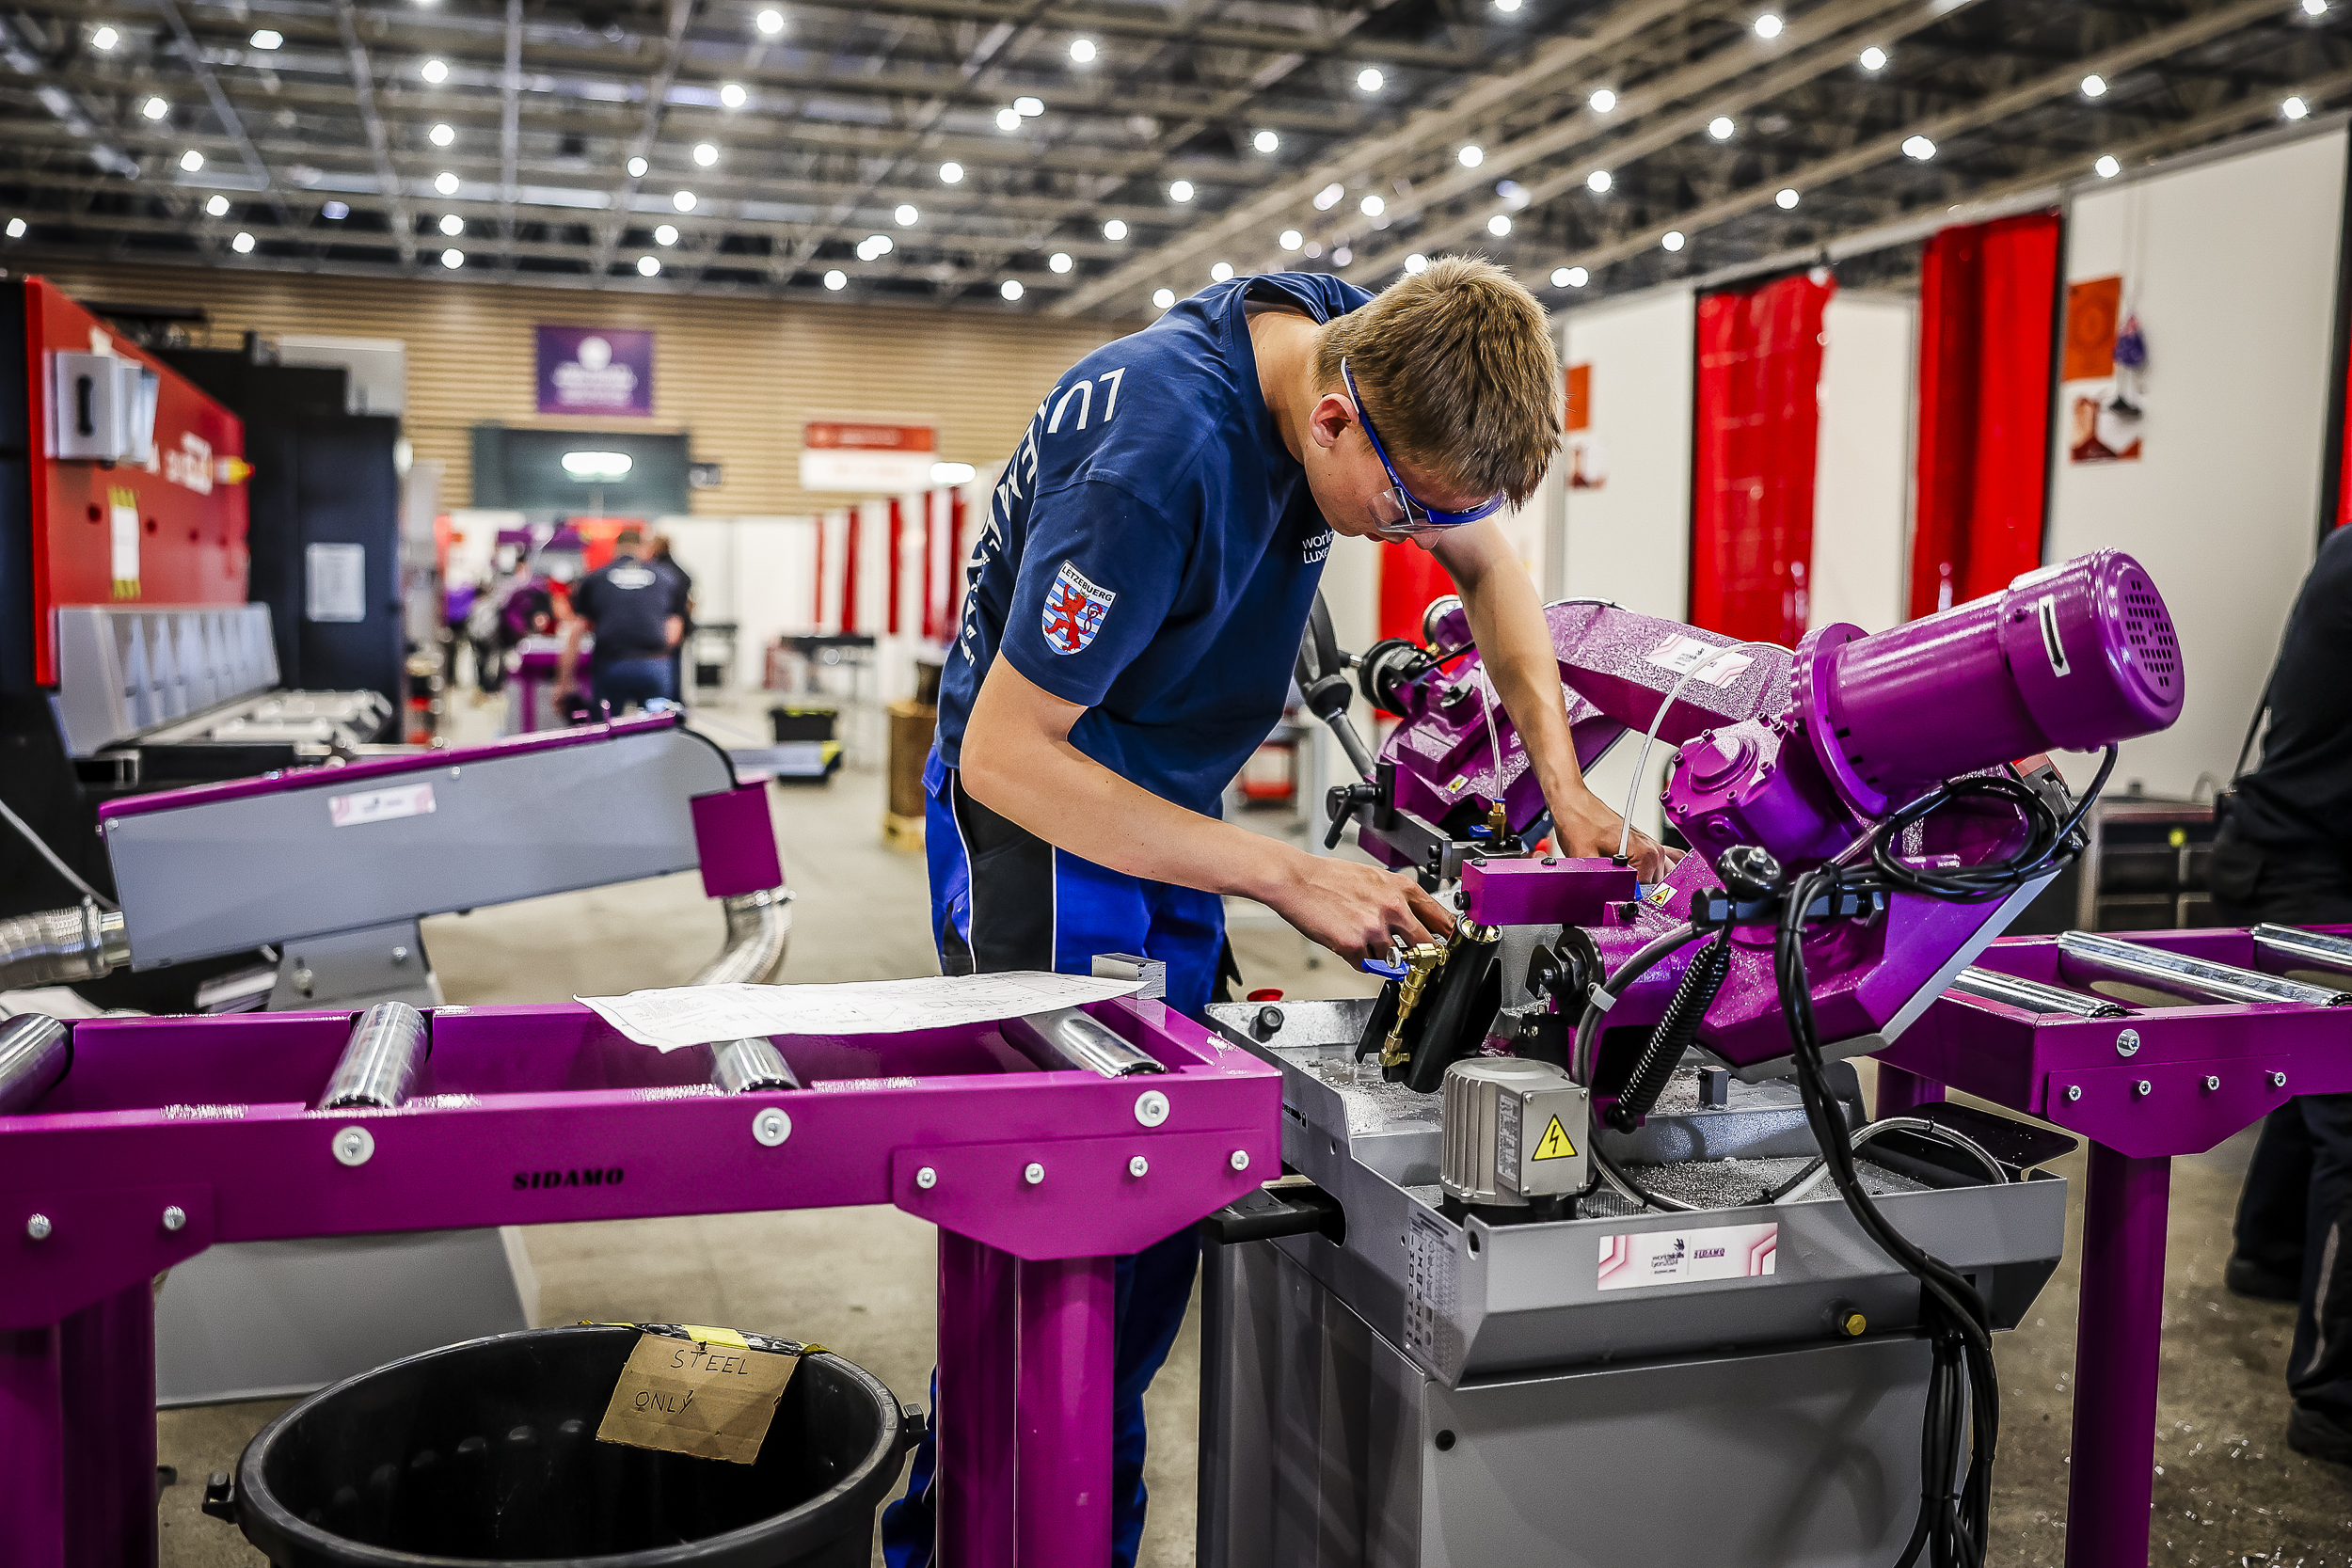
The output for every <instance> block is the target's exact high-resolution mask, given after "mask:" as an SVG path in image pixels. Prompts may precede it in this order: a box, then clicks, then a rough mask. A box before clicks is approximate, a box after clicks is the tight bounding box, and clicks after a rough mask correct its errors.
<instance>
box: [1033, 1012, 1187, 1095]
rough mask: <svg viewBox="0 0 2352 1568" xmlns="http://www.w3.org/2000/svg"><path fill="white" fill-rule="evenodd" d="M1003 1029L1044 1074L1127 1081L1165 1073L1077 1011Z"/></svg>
mask: <svg viewBox="0 0 2352 1568" xmlns="http://www.w3.org/2000/svg"><path fill="white" fill-rule="evenodd" d="M1004 1028H1005V1037H1006V1038H1007V1039H1009V1040H1010V1041H1012V1043H1013V1044H1014V1045H1015V1046H1017V1047H1019V1048H1020V1049H1021V1051H1022V1052H1023V1053H1025V1054H1026V1055H1027V1056H1028V1058H1029V1059H1030V1060H1031V1061H1033V1062H1035V1063H1037V1065H1038V1066H1040V1067H1041V1068H1044V1069H1047V1070H1048V1071H1052V1070H1054V1069H1059V1068H1084V1069H1087V1070H1089V1071H1091V1072H1099V1073H1101V1074H1102V1075H1103V1076H1104V1077H1105V1078H1128V1077H1132V1076H1134V1075H1135V1074H1136V1073H1139V1072H1166V1071H1167V1070H1168V1069H1167V1068H1166V1067H1164V1066H1162V1065H1161V1064H1160V1062H1159V1061H1158V1060H1157V1059H1156V1058H1155V1057H1153V1056H1152V1055H1150V1054H1149V1053H1145V1052H1142V1051H1138V1050H1137V1049H1136V1047H1134V1046H1132V1045H1129V1044H1128V1043H1127V1042H1126V1041H1125V1040H1124V1039H1122V1038H1120V1036H1119V1035H1118V1034H1117V1033H1116V1032H1115V1031H1114V1030H1113V1029H1112V1028H1111V1026H1110V1025H1109V1024H1107V1023H1104V1022H1100V1021H1099V1020H1097V1019H1096V1018H1095V1017H1094V1016H1093V1015H1092V1014H1090V1013H1088V1012H1085V1011H1083V1010H1081V1009H1079V1008H1077V1007H1057V1008H1056V1009H1055V1010H1054V1011H1052V1012H1050V1013H1031V1014H1030V1015H1029V1016H1027V1017H1026V1018H1012V1019H1007V1020H1006V1021H1005V1025H1004Z"/></svg>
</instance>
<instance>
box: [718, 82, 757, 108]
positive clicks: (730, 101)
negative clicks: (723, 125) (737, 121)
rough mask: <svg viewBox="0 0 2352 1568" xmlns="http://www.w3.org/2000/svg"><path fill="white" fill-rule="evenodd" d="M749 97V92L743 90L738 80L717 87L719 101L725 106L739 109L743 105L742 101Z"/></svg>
mask: <svg viewBox="0 0 2352 1568" xmlns="http://www.w3.org/2000/svg"><path fill="white" fill-rule="evenodd" d="M750 97H751V94H749V93H747V92H745V91H744V90H743V84H742V83H740V82H726V83H723V84H721V86H720V87H719V103H721V105H722V106H723V107H725V108H729V109H739V108H741V107H742V106H743V103H744V101H745V100H746V99H748V98H750Z"/></svg>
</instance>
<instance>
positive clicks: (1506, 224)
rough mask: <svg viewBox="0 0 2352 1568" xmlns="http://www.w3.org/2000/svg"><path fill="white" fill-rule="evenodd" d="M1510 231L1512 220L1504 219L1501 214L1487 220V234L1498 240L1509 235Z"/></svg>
mask: <svg viewBox="0 0 2352 1568" xmlns="http://www.w3.org/2000/svg"><path fill="white" fill-rule="evenodd" d="M1510 231H1511V220H1510V219H1509V218H1507V217H1504V216H1503V215H1502V214H1501V213H1497V214H1495V215H1494V216H1492V217H1490V218H1488V219H1487V220H1486V232H1487V233H1489V234H1492V235H1493V236H1494V237H1495V238H1496V239H1498V240H1499V239H1501V238H1502V236H1503V235H1505V234H1508V233H1509V232H1510Z"/></svg>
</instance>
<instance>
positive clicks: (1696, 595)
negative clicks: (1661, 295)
mask: <svg viewBox="0 0 2352 1568" xmlns="http://www.w3.org/2000/svg"><path fill="white" fill-rule="evenodd" d="M1836 292H1837V285H1836V282H1835V281H1834V280H1831V279H1829V278H1826V277H1824V278H1823V279H1822V280H1821V281H1820V282H1816V281H1814V280H1813V278H1812V277H1784V278H1782V279H1780V280H1779V281H1778V282H1776V283H1768V284H1766V285H1764V286H1763V287H1762V288H1760V289H1755V290H1752V291H1749V292H1746V293H1730V292H1725V293H1711V294H1707V295H1705V296H1703V297H1702V298H1701V299H1700V300H1699V308H1698V391H1697V412H1696V418H1695V420H1694V421H1693V431H1692V436H1693V440H1692V448H1693V456H1692V485H1691V622H1692V625H1694V626H1705V627H1706V628H1707V629H1708V630H1709V631H1719V632H1722V633H1724V634H1725V635H1726V636H1730V637H1739V638H1746V639H1752V640H1755V641H1764V642H1780V643H1785V644H1787V645H1788V646H1790V647H1794V646H1795V645H1796V641H1797V639H1798V638H1800V637H1802V636H1804V627H1805V617H1806V614H1807V612H1808V607H1807V590H1806V578H1807V575H1808V573H1809V572H1810V569H1811V567H1812V563H1813V469H1814V463H1815V459H1816V456H1817V454H1818V451H1819V448H1820V383H1821V311H1822V309H1824V308H1825V307H1826V306H1827V305H1828V304H1829V299H1830V295H1832V294H1833V293H1836Z"/></svg>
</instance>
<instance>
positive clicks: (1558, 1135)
mask: <svg viewBox="0 0 2352 1568" xmlns="http://www.w3.org/2000/svg"><path fill="white" fill-rule="evenodd" d="M1532 1157H1533V1158H1534V1159H1537V1160H1572V1159H1574V1158H1576V1145H1574V1144H1572V1143H1570V1142H1568V1130H1567V1129H1566V1128H1565V1127H1563V1126H1561V1125H1560V1118H1559V1117H1552V1118H1551V1125H1550V1126H1549V1127H1547V1128H1545V1129H1544V1136H1543V1141H1542V1142H1541V1143H1538V1144H1537V1145H1536V1146H1535V1152H1534V1155H1533V1156H1532Z"/></svg>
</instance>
